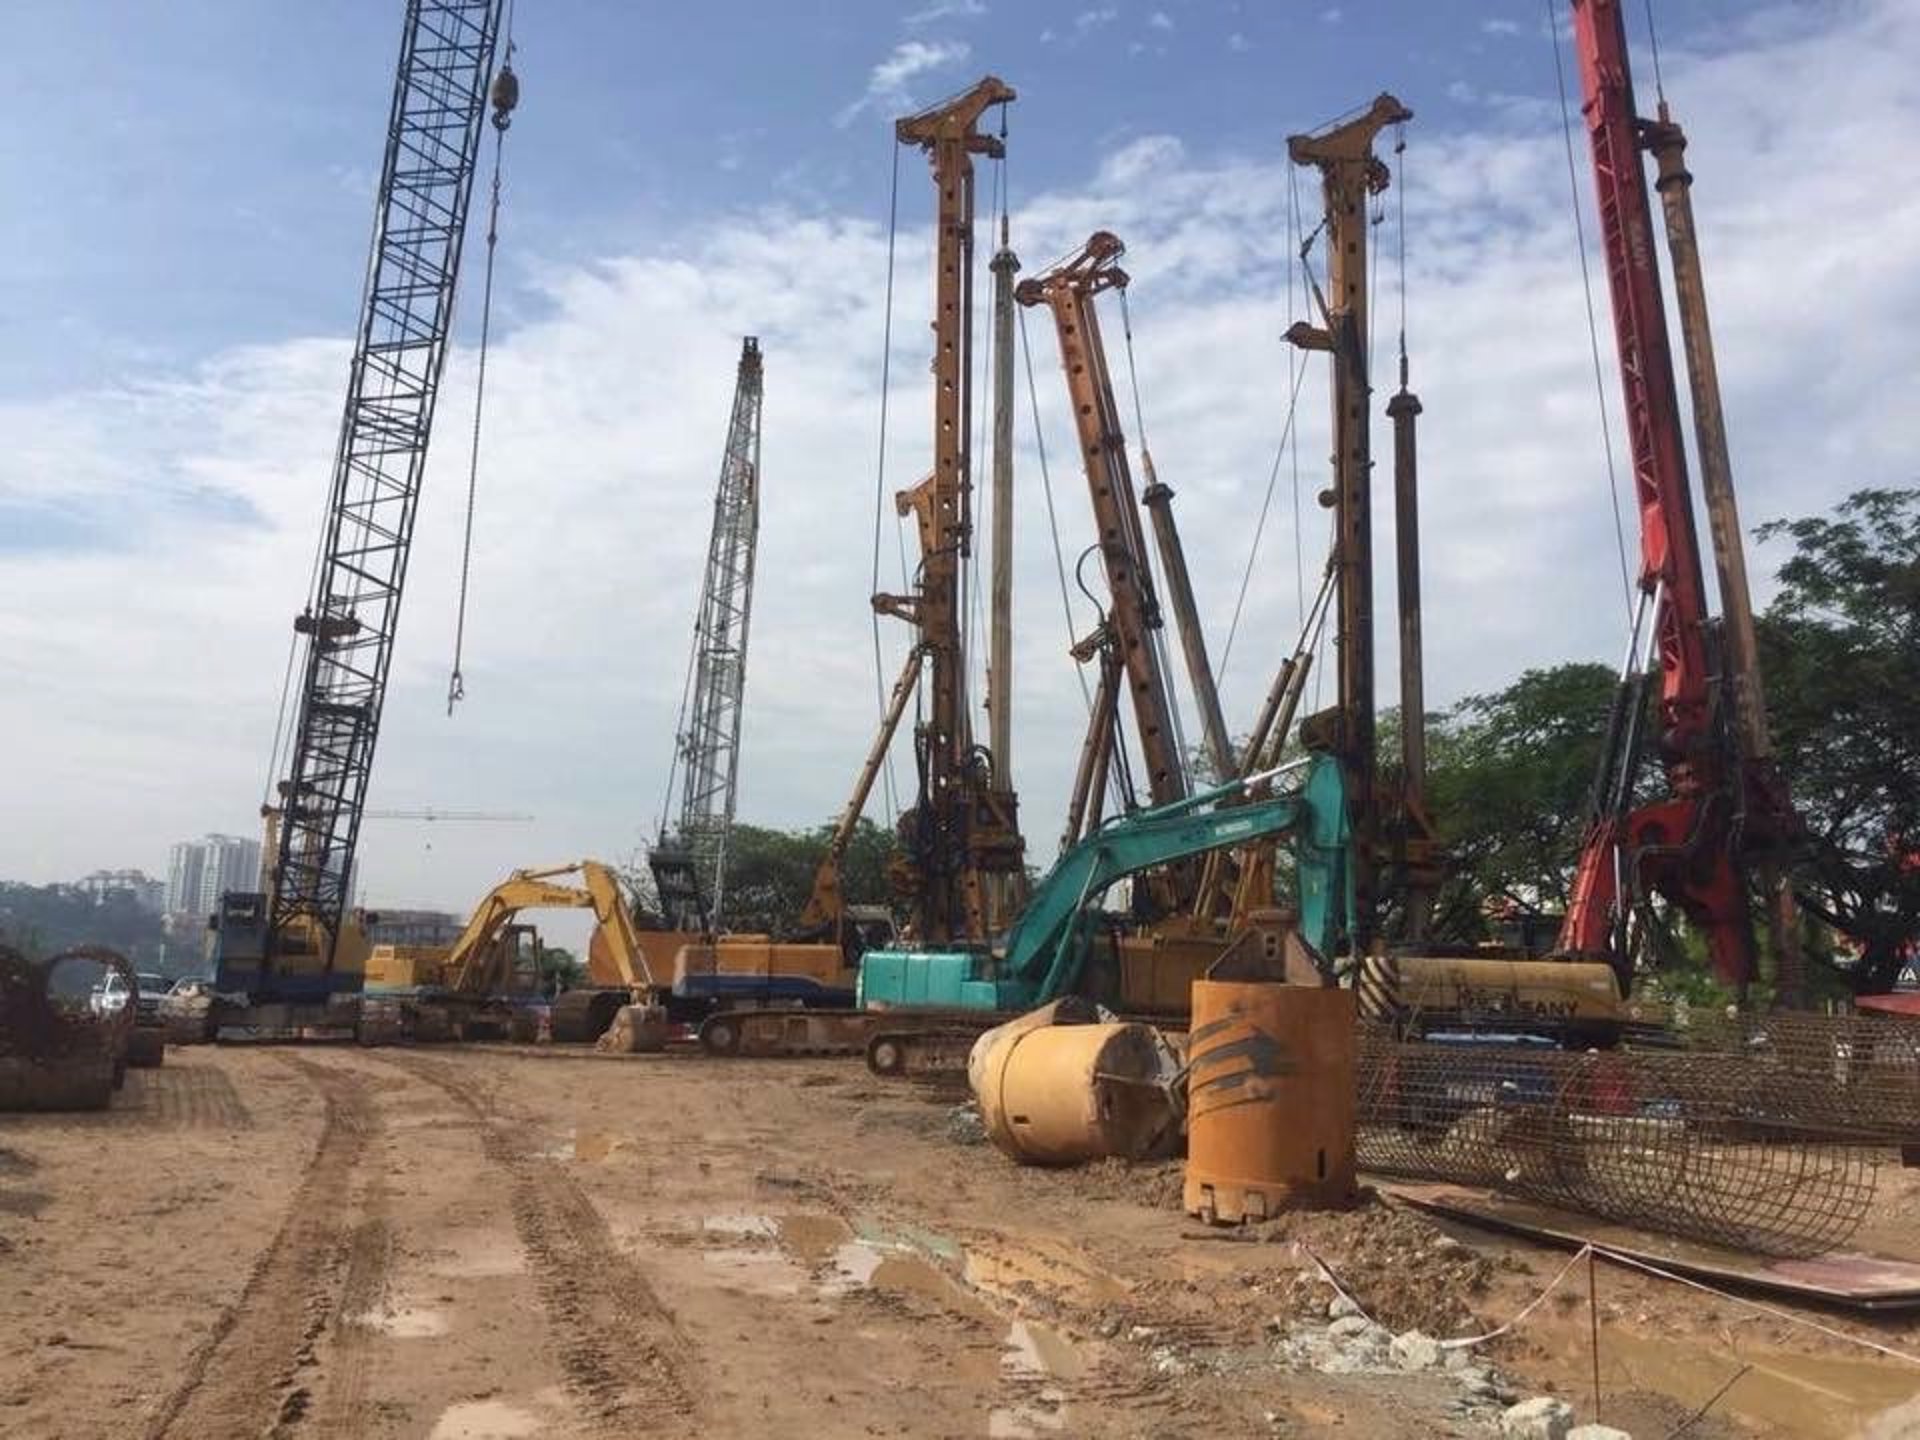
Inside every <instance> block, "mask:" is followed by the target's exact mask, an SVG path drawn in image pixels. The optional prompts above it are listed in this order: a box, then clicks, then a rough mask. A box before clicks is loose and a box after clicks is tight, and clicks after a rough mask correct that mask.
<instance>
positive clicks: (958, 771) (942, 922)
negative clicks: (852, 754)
mask: <svg viewBox="0 0 1920 1440" xmlns="http://www.w3.org/2000/svg"><path fill="white" fill-rule="evenodd" d="M1013 98H1014V92H1013V90H1012V89H1011V88H1010V87H1009V86H1007V85H1006V84H1004V83H1003V82H1002V81H1000V80H999V79H997V78H995V77H994V76H991V75H989V76H987V77H986V78H985V79H983V80H981V81H980V82H979V83H978V84H976V85H975V86H973V88H972V89H970V90H968V91H966V92H965V93H964V94H961V95H959V96H956V97H955V98H953V99H950V100H947V101H943V102H942V103H941V104H939V105H936V106H934V107H933V108H932V109H929V110H925V111H922V112H921V113H919V114H917V115H911V116H908V117H907V118H905V119H903V120H901V121H899V122H898V123H897V124H896V125H895V127H894V135H895V138H896V139H897V140H898V142H899V143H900V144H902V145H913V146H917V147H918V148H920V149H922V150H924V151H926V152H927V156H928V161H929V163H930V165H931V168H932V172H933V182H934V191H935V195H936V197H937V199H936V226H935V240H934V267H933V274H934V316H933V341H934V347H933V377H934V403H933V469H932V471H931V473H930V474H928V476H927V477H926V478H925V479H924V480H922V481H921V482H920V483H919V484H917V485H915V486H913V487H912V488H911V489H909V490H903V491H901V492H900V493H899V494H898V495H897V496H896V497H895V504H896V507H897V508H898V510H899V513H900V514H901V515H903V516H905V515H912V516H913V517H914V521H915V524H916V528H917V530H918V532H919V540H920V572H919V577H918V583H917V584H916V585H915V587H914V589H913V593H911V594H908V595H891V594H879V595H875V596H874V597H873V606H874V609H875V610H877V611H878V612H879V613H881V614H883V615H890V616H893V617H894V618H896V619H900V620H904V621H906V622H907V623H908V624H910V625H912V626H913V627H914V647H913V651H912V653H911V654H910V655H909V657H908V660H907V665H906V669H905V670H904V671H903V672H902V675H901V679H900V683H899V684H898V685H896V687H895V697H896V701H898V702H899V703H896V704H894V705H891V706H890V707H889V712H888V716H887V718H886V719H885V720H883V722H882V728H881V733H880V736H879V737H878V740H877V742H876V747H875V751H874V752H873V753H875V754H878V755H881V756H884V754H885V749H886V745H887V743H888V742H890V741H891V739H892V735H893V729H894V727H895V726H897V724H898V722H899V717H900V715H901V714H902V712H903V710H904V699H905V696H906V695H907V694H910V693H911V692H912V691H913V690H914V689H915V688H916V687H918V686H919V685H920V684H921V683H922V674H923V672H924V675H925V680H924V684H925V700H926V704H925V706H924V708H923V711H922V717H921V719H920V722H919V723H918V724H917V725H916V726H915V730H914V759H915V770H916V774H917V780H918V791H917V795H916V798H915V801H914V804H913V805H912V806H911V807H909V808H908V809H907V810H906V811H905V812H904V813H903V814H902V815H901V817H900V835H901V841H902V847H901V848H902V857H901V865H900V869H899V872H898V874H897V876H896V879H897V880H898V882H899V885H900V888H901V889H902V891H903V892H904V893H906V894H907V895H908V896H910V897H911V902H912V911H913V932H914V937H915V938H916V939H917V940H919V941H921V942H923V943H928V944H947V943H952V942H955V941H967V940H984V939H985V938H986V936H987V933H988V930H989V928H990V925H989V915H988V909H987V893H986V887H985V885H984V884H983V880H984V878H985V877H987V876H990V875H1016V876H1017V875H1019V874H1021V873H1022V853H1023V846H1022V843H1021V839H1020V831H1019V825H1018V819H1017V813H1016V812H1017V801H1016V799H1015V797H1014V793H1013V789H1012V787H1011V786H1010V785H1009V784H1008V783H1007V781H1006V778H1005V775H1004V773H1003V772H1002V767H1001V761H1000V759H999V757H997V756H994V755H992V754H991V753H990V752H989V751H987V750H986V749H985V748H983V747H980V746H976V745H975V744H974V743H973V741H972V738H971V736H972V726H971V725H970V723H969V717H968V714H967V700H966V656H965V653H964V650H963V646H962V640H961V620H962V617H963V616H964V615H965V614H966V609H965V603H964V602H965V597H964V594H963V580H964V572H965V565H966V561H967V558H968V556H969V555H970V553H971V550H972V539H973V522H972V505H971V497H972V489H973V481H972V472H971V466H972V456H971V442H970V431H971V424H970V420H971V377H972V371H973V364H972V361H973V216H974V183H973V179H974V176H973V157H974V156H975V155H987V156H990V157H994V158H998V157H999V156H1001V155H1003V154H1005V144H1004V142H1003V141H1001V140H1000V139H999V138H998V137H996V136H993V135H984V134H982V133H980V130H979V122H980V119H981V117H982V116H983V115H985V114H986V112H987V111H988V110H989V109H991V108H992V107H994V106H996V105H1005V104H1006V103H1007V102H1009V101H1011V100H1012V99H1013ZM874 769H875V766H874V763H873V761H872V759H871V757H870V760H869V764H868V766H867V768H866V769H865V770H863V772H862V779H861V783H860V785H859V786H858V787H857V788H856V793H855V798H854V800H853V801H852V802H851V804H852V807H853V808H852V810H851V811H850V812H849V813H850V814H852V815H854V816H857V815H858V813H859V808H860V806H861V805H862V804H863V803H864V801H865V799H866V792H867V789H868V788H869V787H870V786H871V784H872V775H873V771H874ZM829 863H833V862H832V857H829ZM834 879H835V887H836V889H837V877H834ZM818 894H819V886H818V884H816V896H818ZM811 908H812V907H810V909H811Z"/></svg>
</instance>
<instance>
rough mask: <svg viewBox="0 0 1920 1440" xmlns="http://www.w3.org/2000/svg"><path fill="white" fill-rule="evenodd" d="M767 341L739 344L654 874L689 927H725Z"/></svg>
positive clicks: (675, 918) (668, 905) (666, 903)
mask: <svg viewBox="0 0 1920 1440" xmlns="http://www.w3.org/2000/svg"><path fill="white" fill-rule="evenodd" d="M761 375H762V372H761V361H760V342H759V341H758V340H757V339H755V338H754V337H753V336H751V335H749V336H748V337H746V339H745V340H744V341H742V342H741V346H740V366H739V372H738V377H737V379H736V381H735V385H734V393H733V411H732V415H731V418H730V419H729V421H728V424H727V441H726V450H725V452H724V454H723V456H722V458H721V461H720V481H719V484H718V485H717V486H716V488H715V490H714V497H713V530H712V533H711V535H710V536H709V539H708V542H707V568H706V578H705V581H704V582H703V584H702V586H701V590H700V608H699V614H698V616H697V618H696V620H695V622H694V632H693V650H694V653H693V682H692V690H691V694H690V698H689V702H688V707H687V712H686V715H685V717H684V724H683V725H682V727H681V731H680V735H679V738H678V745H679V756H678V759H679V764H680V786H681V790H680V807H679V811H678V814H677V816H676V818H675V821H674V825H675V828H674V830H673V831H672V832H671V834H670V835H668V836H662V837H661V844H660V845H658V846H656V847H655V849H654V853H653V857H652V860H653V870H654V876H655V879H656V882H657V883H658V885H659V887H660V901H661V905H662V907H663V908H664V909H665V910H666V912H667V918H668V919H669V921H671V922H672V923H673V924H674V925H675V926H676V927H678V928H682V929H695V928H706V927H708V926H710V925H712V924H715V923H717V917H718V915H719V913H720V906H721V902H722V899H723V890H724V885H723V879H724V874H725V870H726V852H727V837H728V835H729V833H730V832H731V830H732V828H733V817H734V810H735V804H736V800H737V797H738V790H739V781H740V722H741V717H742V714H743V706H742V701H743V697H744V695H745V693H746V683H747V631H748V627H749V625H750V623H751V620H752V615H753V566H754V555H755V551H756V548H757V546H758V542H759V535H760V411H761V401H762V379H761Z"/></svg>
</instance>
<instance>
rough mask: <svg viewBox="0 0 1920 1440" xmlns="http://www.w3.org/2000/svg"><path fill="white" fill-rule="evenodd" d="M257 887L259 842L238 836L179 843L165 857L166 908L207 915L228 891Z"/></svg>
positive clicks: (212, 836) (258, 880) (210, 836)
mask: <svg viewBox="0 0 1920 1440" xmlns="http://www.w3.org/2000/svg"><path fill="white" fill-rule="evenodd" d="M259 888H260V842H259V841H258V840H249V839H247V838H245V837H244V836H240V835H208V836H207V837H206V838H205V839H202V840H182V841H181V842H180V843H179V844H177V845H175V846H174V847H173V849H172V850H171V851H170V852H169V854H168V857H167V909H168V910H169V911H171V912H175V913H189V914H196V915H210V914H212V913H213V912H214V910H216V909H217V908H218V907H219V904H220V897H221V895H222V894H224V893H225V892H226V891H228V890H257V889H259Z"/></svg>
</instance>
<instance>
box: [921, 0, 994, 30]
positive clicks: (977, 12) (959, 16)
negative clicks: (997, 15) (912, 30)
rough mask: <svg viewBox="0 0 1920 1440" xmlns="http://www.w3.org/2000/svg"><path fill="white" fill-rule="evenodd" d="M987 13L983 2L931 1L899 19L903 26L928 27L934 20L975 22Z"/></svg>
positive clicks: (967, 0)
mask: <svg viewBox="0 0 1920 1440" xmlns="http://www.w3.org/2000/svg"><path fill="white" fill-rule="evenodd" d="M986 13H987V7H986V5H985V3H984V0H932V3H931V4H929V5H927V6H925V7H924V8H922V9H919V10H916V11H914V12H913V13H912V14H911V15H903V16H901V17H900V23H901V24H903V25H929V24H931V23H932V22H934V21H935V20H977V19H979V17H980V16H982V15H984V14H986Z"/></svg>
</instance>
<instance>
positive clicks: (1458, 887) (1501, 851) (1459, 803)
mask: <svg viewBox="0 0 1920 1440" xmlns="http://www.w3.org/2000/svg"><path fill="white" fill-rule="evenodd" d="M1617 683H1618V682H1617V679H1616V677H1615V676H1614V674H1613V672H1612V671H1610V670H1609V669H1607V667H1606V666H1604V665H1595V664H1591V663H1581V662H1575V663H1571V664H1565V665H1556V666H1553V667H1551V668H1550V669H1545V670H1529V671H1527V672H1526V673H1525V674H1523V675H1522V676H1521V677H1520V678H1519V679H1518V680H1516V681H1514V682H1513V683H1512V684H1511V685H1509V686H1507V687H1506V688H1505V689H1504V690H1498V691H1495V692H1493V693H1492V694H1487V695H1474V696H1470V697H1468V698H1467V699H1465V700H1462V701H1461V702H1460V703H1459V704H1458V705H1456V706H1455V707H1454V708H1453V709H1452V710H1451V711H1449V712H1448V713H1447V714H1446V715H1445V716H1443V717H1441V718H1440V720H1439V721H1438V723H1430V724H1429V726H1428V732H1427V800H1428V807H1429V810H1430V811H1431V815H1432V819H1433V823H1434V827H1435V829H1436V830H1437V831H1438V832H1439V836H1440V842H1441V845H1442V846H1443V848H1444V850H1445V854H1446V858H1447V878H1446V880H1445V881H1444V883H1443V884H1442V886H1441V890H1440V895H1439V898H1438V901H1437V903H1436V905H1435V914H1434V929H1435V934H1436V936H1437V937H1438V938H1441V939H1446V940H1452V941H1456V942H1469V941H1474V940H1481V939H1485V938H1487V937H1488V926H1487V917H1488V912H1489V910H1490V909H1495V908H1509V907H1510V908H1513V909H1516V910H1518V911H1519V912H1520V913H1522V914H1528V913H1532V914H1549V915H1551V914H1554V913H1557V912H1559V911H1560V910H1562V909H1564V907H1565V905H1566V902H1567V891H1568V889H1569V887H1570V886H1571V884H1572V880H1573V870H1574V864H1575V862H1576V860H1577V859H1578V856H1579V851H1580V840H1581V836H1582V835H1583V834H1584V833H1585V830H1586V825H1587V817H1588V808H1587V807H1588V799H1589V795H1590V793H1591V791H1592V788H1593V776H1594V771H1595V768H1596V767H1597V765H1598V763H1599V758H1600V748H1601V745H1602V743H1603V741H1604V739H1605V733H1606V723H1607V712H1608V708H1609V706H1610V705H1611V704H1612V701H1613V694H1614V690H1615V687H1616V685H1617ZM1384 733H1385V729H1384V727H1383V734H1384Z"/></svg>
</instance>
